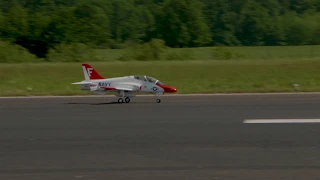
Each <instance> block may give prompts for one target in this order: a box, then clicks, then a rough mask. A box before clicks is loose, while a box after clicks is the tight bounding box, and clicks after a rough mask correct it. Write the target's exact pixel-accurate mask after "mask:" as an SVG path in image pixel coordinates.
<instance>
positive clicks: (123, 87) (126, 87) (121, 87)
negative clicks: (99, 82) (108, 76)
mask: <svg viewBox="0 0 320 180" xmlns="http://www.w3.org/2000/svg"><path fill="white" fill-rule="evenodd" d="M100 88H102V89H105V90H114V91H115V90H116V91H138V90H140V89H141V86H138V85H133V84H118V85H116V86H100Z"/></svg>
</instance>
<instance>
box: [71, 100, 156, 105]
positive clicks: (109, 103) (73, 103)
mask: <svg viewBox="0 0 320 180" xmlns="http://www.w3.org/2000/svg"><path fill="white" fill-rule="evenodd" d="M67 104H69V105H111V104H121V103H118V102H117V101H114V102H104V103H85V102H84V103H77V102H72V103H67ZM122 104H157V103H155V102H130V103H122Z"/></svg>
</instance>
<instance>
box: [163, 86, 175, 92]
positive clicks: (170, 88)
mask: <svg viewBox="0 0 320 180" xmlns="http://www.w3.org/2000/svg"><path fill="white" fill-rule="evenodd" d="M164 92H172V93H174V92H177V89H176V88H174V87H171V86H168V87H165V88H164Z"/></svg>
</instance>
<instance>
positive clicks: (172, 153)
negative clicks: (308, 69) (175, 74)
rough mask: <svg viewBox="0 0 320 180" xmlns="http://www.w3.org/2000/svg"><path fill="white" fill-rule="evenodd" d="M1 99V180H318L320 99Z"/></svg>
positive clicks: (286, 96) (295, 96)
mask: <svg viewBox="0 0 320 180" xmlns="http://www.w3.org/2000/svg"><path fill="white" fill-rule="evenodd" d="M155 99H156V98H155V97H153V96H151V97H136V98H134V99H132V101H131V102H130V103H129V104H126V103H124V104H117V103H112V101H117V98H116V97H103V96H101V97H83V98H81V97H68V98H12V99H11V98H8V99H0V179H1V180H9V179H10V180H16V179H21V180H29V179H30V180H31V179H36V180H48V179H50V180H51V179H52V180H53V179H54V180H76V179H79V180H81V179H92V180H93V179H110V180H118V179H123V180H128V179H137V180H164V179H172V180H180V179H183V180H185V179H191V180H194V179H196V180H207V179H208V180H209V179H210V180H227V179H228V180H229V179H232V180H234V179H243V180H250V179H254V180H258V179H259V180H262V179H263V180H264V179H273V180H274V179H281V180H286V179H287V180H295V179H297V180H301V179H304V180H306V179H318V178H319V177H320V150H319V148H320V124H319V123H306V124H303V123H299V124H245V123H243V121H244V120H245V119H261V118H263V119H265V118H277V119H279V118H303V119H305V118H319V119H320V111H319V108H320V95H319V94H276V95H217V96H210V95H208V96H165V97H162V102H161V103H160V104H158V103H156V102H155Z"/></svg>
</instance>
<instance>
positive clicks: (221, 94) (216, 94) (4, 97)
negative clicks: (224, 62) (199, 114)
mask: <svg viewBox="0 0 320 180" xmlns="http://www.w3.org/2000/svg"><path fill="white" fill-rule="evenodd" d="M254 95H320V92H280V93H212V94H210V93H208V94H167V95H166V94H165V95H163V96H165V97H170V96H171V97H178V96H182V97H188V96H189V97H191V96H254ZM137 96H140V97H150V96H154V95H146V94H141V95H140V94H138V95H137ZM86 97H87V98H92V97H114V95H66V96H64V95H57V96H55V95H52V96H50V95H49V96H48V95H44V96H0V99H18V98H86Z"/></svg>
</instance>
